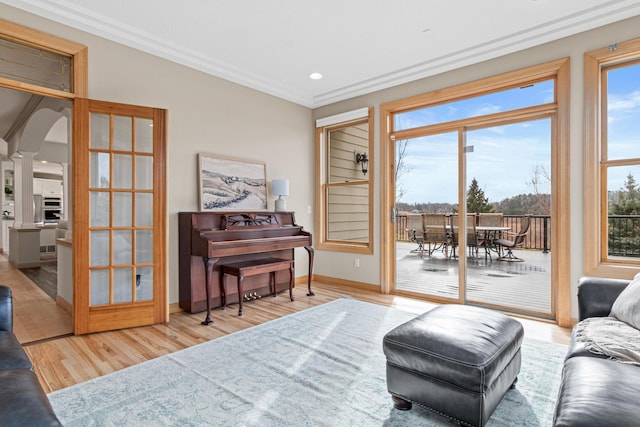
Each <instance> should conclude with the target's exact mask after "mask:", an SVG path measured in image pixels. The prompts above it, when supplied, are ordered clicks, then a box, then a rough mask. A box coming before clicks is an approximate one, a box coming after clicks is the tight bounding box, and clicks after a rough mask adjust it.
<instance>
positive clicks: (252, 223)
mask: <svg viewBox="0 0 640 427" xmlns="http://www.w3.org/2000/svg"><path fill="white" fill-rule="evenodd" d="M178 226H179V228H178V231H179V271H180V272H179V274H180V294H179V305H180V308H182V309H183V310H185V311H188V312H191V313H197V312H201V311H204V310H207V312H209V311H210V309H211V307H219V306H221V304H222V299H223V298H222V289H221V286H220V283H221V279H222V276H221V274H222V273H221V268H220V266H221V265H223V264H225V263H237V262H244V261H251V260H259V259H265V258H280V259H291V260H293V259H294V249H295V248H300V247H302V248H305V249H306V250H307V252H308V254H309V269H308V277H307V287H308V294H307V295H310V296H311V295H313V291H312V290H311V279H312V272H313V254H314V251H313V246H312V236H311V233H309V232H307V231H305V230H303V228H302V227H301V226H299V225H297V224H296V223H295V215H294V213H293V212H263V211H260V212H220V213H218V212H180V213H179V214H178ZM288 279H289V278H288V275H287V274H285V272H278V273H276V288H277V290H278V291H281V290H285V289H288ZM207 285H208V286H207ZM244 290H245V291H247V292H250V293H257V294H259V295H267V294H269V292H270V290H269V276H268V275H264V277H263V275H258V276H254V277H249V278H247V279H246V280H245V282H244ZM228 291H229V292H228V294H227V295H226V302H227V304H228V303H229V302H234V301H239V298H242V295H238V294H237V291H235V292H234V290H233V289H229V290H228ZM207 293H208V294H209V299H208V300H207V297H206V295H207ZM207 320H210V316H209V315H208V316H207V319H205V321H207ZM203 323H205V322H203Z"/></svg>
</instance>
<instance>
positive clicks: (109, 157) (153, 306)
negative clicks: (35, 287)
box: [72, 98, 168, 334]
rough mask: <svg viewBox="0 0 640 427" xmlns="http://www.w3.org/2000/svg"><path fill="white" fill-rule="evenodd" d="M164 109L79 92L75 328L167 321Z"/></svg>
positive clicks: (75, 155) (75, 174) (84, 330)
mask: <svg viewBox="0 0 640 427" xmlns="http://www.w3.org/2000/svg"><path fill="white" fill-rule="evenodd" d="M165 121H166V111H165V110H161V109H155V108H148V107H137V106H132V105H124V104H115V103H110V102H103V101H93V100H88V99H82V98H76V99H75V100H74V107H73V154H72V157H73V163H72V167H73V171H72V175H73V211H72V212H73V217H72V221H73V252H74V272H73V276H74V298H73V312H74V332H75V333H76V334H84V333H89V332H98V331H106V330H113V329H121V328H128V327H134V326H143V325H150V324H154V323H161V322H166V321H168V308H167V290H166V270H165V269H166V267H165V266H166V259H165V258H166V236H165V233H166V231H165V230H166V204H165V191H166V188H165V187H166V182H165V170H166V161H165V149H166V141H165V140H166V135H165V126H166V123H165Z"/></svg>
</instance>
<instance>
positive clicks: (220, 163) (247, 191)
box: [198, 153, 267, 212]
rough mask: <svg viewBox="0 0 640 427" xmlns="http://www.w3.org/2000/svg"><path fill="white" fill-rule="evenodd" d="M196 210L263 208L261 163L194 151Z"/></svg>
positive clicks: (264, 191)
mask: <svg viewBox="0 0 640 427" xmlns="http://www.w3.org/2000/svg"><path fill="white" fill-rule="evenodd" d="M198 160H199V164H200V210H201V211H203V212H204V211H217V210H266V209H267V177H266V166H265V164H264V163H260V162H252V161H243V160H235V159H229V158H223V157H216V156H213V155H210V154H203V153H200V154H198Z"/></svg>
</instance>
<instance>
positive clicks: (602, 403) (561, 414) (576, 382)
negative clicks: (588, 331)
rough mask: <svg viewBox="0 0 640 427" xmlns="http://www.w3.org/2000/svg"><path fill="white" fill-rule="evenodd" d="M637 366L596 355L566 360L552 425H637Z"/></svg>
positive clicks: (639, 381) (639, 389)
mask: <svg viewBox="0 0 640 427" xmlns="http://www.w3.org/2000/svg"><path fill="white" fill-rule="evenodd" d="M639 395H640V369H639V368H638V367H637V366H634V365H629V364H624V363H619V362H615V361H613V360H607V359H600V358H595V357H572V358H571V359H568V360H567V361H565V364H564V369H563V371H562V384H561V385H560V393H559V395H558V402H557V404H556V413H555V418H554V424H553V425H554V426H563V427H565V426H576V427H577V426H580V427H589V426H593V427H595V426H598V427H599V426H631V425H638V396H639Z"/></svg>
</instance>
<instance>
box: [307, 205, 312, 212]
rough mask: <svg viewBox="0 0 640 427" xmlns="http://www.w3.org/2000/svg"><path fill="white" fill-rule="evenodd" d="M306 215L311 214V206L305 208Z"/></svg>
mask: <svg viewBox="0 0 640 427" xmlns="http://www.w3.org/2000/svg"><path fill="white" fill-rule="evenodd" d="M307 213H311V205H309V206H307Z"/></svg>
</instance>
